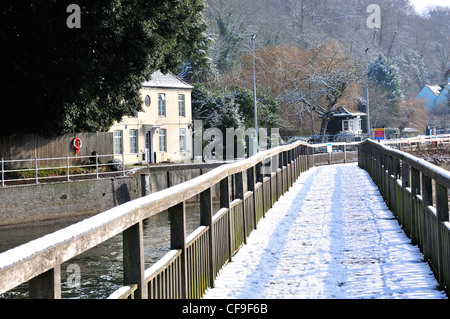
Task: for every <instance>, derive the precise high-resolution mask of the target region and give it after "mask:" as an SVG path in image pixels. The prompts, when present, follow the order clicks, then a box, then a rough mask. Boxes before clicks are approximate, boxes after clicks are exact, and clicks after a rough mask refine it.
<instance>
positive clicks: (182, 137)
mask: <svg viewBox="0 0 450 319" xmlns="http://www.w3.org/2000/svg"><path fill="white" fill-rule="evenodd" d="M179 140H180V151H182V152H185V151H186V129H185V128H180V139H179Z"/></svg>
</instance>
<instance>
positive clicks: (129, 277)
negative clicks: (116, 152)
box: [0, 140, 450, 299]
mask: <svg viewBox="0 0 450 319" xmlns="http://www.w3.org/2000/svg"><path fill="white" fill-rule="evenodd" d="M344 149H345V148H344ZM343 154H344V157H343V160H344V161H346V160H347V158H346V155H345V152H343ZM328 156H329V157H328V161H329V163H330V164H331V162H332V158H331V155H328ZM357 159H358V163H359V166H360V167H361V168H363V169H365V170H367V171H368V172H369V174H370V175H371V176H372V178H373V180H374V182H375V183H376V184H377V185H378V187H379V190H380V192H381V194H382V195H383V197H384V198H385V201H386V203H387V204H388V206H389V208H390V209H391V211H392V212H393V213H394V215H395V216H396V218H397V219H398V221H399V223H400V224H401V225H402V227H403V228H404V229H405V231H406V232H407V234H408V236H410V238H411V239H412V241H413V242H414V243H415V244H417V245H418V246H419V247H420V249H421V251H422V253H423V255H424V259H425V260H426V261H429V264H430V265H431V268H432V269H433V272H434V274H435V276H436V279H437V281H438V283H439V285H440V286H441V287H442V288H443V289H445V290H446V292H447V294H448V293H449V290H448V287H449V286H450V223H449V202H448V195H449V194H448V189H449V188H450V173H449V172H448V171H445V170H443V169H439V168H437V167H436V166H433V165H431V164H429V163H427V162H425V161H423V160H420V159H418V158H415V157H413V156H411V155H409V154H406V153H404V152H401V151H398V150H394V149H392V148H389V147H387V146H384V145H382V144H380V143H377V142H374V141H371V140H368V141H365V142H362V143H360V144H358V146H357ZM316 160H317V159H316ZM316 160H315V157H314V146H313V145H308V144H306V143H303V142H297V143H294V144H290V145H286V146H280V147H277V148H274V149H271V150H267V151H264V152H260V153H258V154H257V155H255V156H252V157H251V158H248V159H246V160H242V161H239V162H236V163H232V164H226V165H222V166H220V167H218V168H215V169H214V170H212V171H210V172H208V173H205V174H204V175H201V176H199V177H197V178H195V179H192V180H190V181H188V182H185V183H182V184H178V185H175V186H173V187H171V188H169V189H166V190H163V191H160V192H157V193H154V194H150V195H147V196H144V197H141V198H139V199H137V200H134V201H131V202H128V203H125V204H123V205H120V206H117V207H114V208H112V209H110V210H108V211H105V212H103V213H101V214H98V215H96V216H94V217H91V218H88V219H85V220H83V221H81V222H79V223H76V224H74V225H71V226H69V227H67V228H65V229H62V230H60V231H57V232H55V233H52V234H49V235H47V236H44V237H42V238H39V239H36V240H34V241H31V242H29V243H26V244H24V245H22V246H19V247H17V248H14V249H11V250H9V251H6V252H4V253H2V254H0V293H3V292H6V291H9V290H11V289H13V288H15V287H16V286H18V285H20V284H22V283H24V282H29V283H30V284H29V287H30V297H31V298H48V299H52V298H61V264H62V263H63V262H66V261H68V260H70V259H71V258H73V257H75V256H78V255H80V254H82V253H83V252H85V251H87V250H89V249H91V248H93V247H95V246H97V245H99V244H101V243H102V242H104V241H106V240H108V239H110V238H112V237H113V236H116V235H118V234H122V236H123V287H121V288H119V289H118V290H116V291H115V292H114V293H112V295H111V296H110V298H111V299H118V298H139V299H140V298H142V299H147V298H149V299H150V298H154V299H158V298H182V299H185V298H189V299H192V298H201V297H202V296H203V295H204V293H205V291H206V290H208V289H209V288H211V287H214V285H215V280H216V278H217V275H218V273H219V271H220V270H221V269H222V267H224V265H226V264H227V263H229V262H230V261H232V260H233V257H234V256H235V254H236V253H237V252H238V251H239V249H240V248H241V247H242V246H243V245H245V244H246V240H247V237H248V236H249V235H250V233H251V232H252V231H253V230H254V229H256V228H257V225H258V222H259V221H260V220H261V219H262V218H264V217H265V213H266V212H267V211H268V210H269V209H270V208H271V207H272V206H273V205H274V203H275V202H276V201H277V200H278V199H279V198H280V196H281V195H282V194H284V193H285V192H286V191H288V189H289V188H290V186H291V185H292V184H293V183H294V182H295V180H296V179H297V178H298V177H299V176H300V175H301V174H302V173H304V172H306V171H307V170H309V169H310V168H312V167H313V166H314V165H315V164H316ZM217 189H218V190H219V191H218V192H217V191H215V190H217ZM214 194H215V196H214ZM194 196H197V197H198V198H199V201H200V227H199V228H198V229H196V230H195V231H194V232H193V233H191V234H186V213H185V203H186V201H187V200H188V199H190V198H192V197H194ZM213 199H214V200H217V201H218V202H219V204H220V209H218V210H214V209H213ZM166 210H168V211H169V219H170V234H168V236H170V245H171V247H170V249H171V250H170V251H169V252H168V253H167V254H166V255H165V256H164V257H163V258H162V259H161V260H159V261H158V262H157V263H156V264H154V265H152V266H151V267H150V268H148V269H145V267H144V254H145V247H144V241H143V221H144V220H145V219H147V218H149V217H151V216H154V215H157V214H159V213H161V212H163V211H166Z"/></svg>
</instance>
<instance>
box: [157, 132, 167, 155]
mask: <svg viewBox="0 0 450 319" xmlns="http://www.w3.org/2000/svg"><path fill="white" fill-rule="evenodd" d="M158 135H159V151H160V152H167V130H166V129H163V128H160V129H159V132H158Z"/></svg>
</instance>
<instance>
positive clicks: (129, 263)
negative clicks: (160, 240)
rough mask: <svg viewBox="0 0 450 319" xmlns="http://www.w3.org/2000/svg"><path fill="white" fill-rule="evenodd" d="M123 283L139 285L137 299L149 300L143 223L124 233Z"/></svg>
mask: <svg viewBox="0 0 450 319" xmlns="http://www.w3.org/2000/svg"><path fill="white" fill-rule="evenodd" d="M123 282H124V285H132V284H137V285H138V289H137V290H136V293H135V295H136V299H147V298H148V294H147V285H146V284H145V276H144V230H143V224H142V221H140V222H139V223H137V224H135V225H133V226H131V227H130V228H128V229H126V230H125V231H124V232H123Z"/></svg>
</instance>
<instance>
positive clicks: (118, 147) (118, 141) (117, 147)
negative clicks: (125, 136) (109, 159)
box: [114, 131, 123, 154]
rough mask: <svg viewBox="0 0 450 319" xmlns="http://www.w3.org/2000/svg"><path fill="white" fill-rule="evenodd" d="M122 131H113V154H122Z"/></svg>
mask: <svg viewBox="0 0 450 319" xmlns="http://www.w3.org/2000/svg"><path fill="white" fill-rule="evenodd" d="M122 145H123V143H122V131H114V154H122V153H123V148H122Z"/></svg>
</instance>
